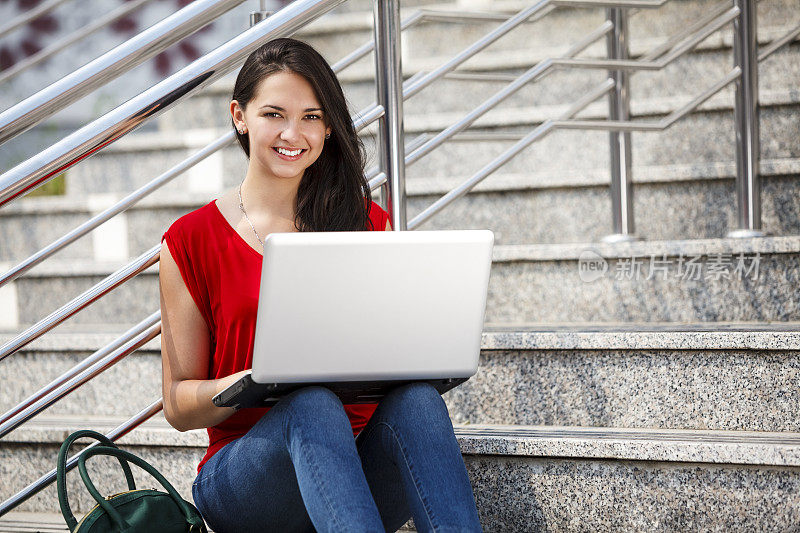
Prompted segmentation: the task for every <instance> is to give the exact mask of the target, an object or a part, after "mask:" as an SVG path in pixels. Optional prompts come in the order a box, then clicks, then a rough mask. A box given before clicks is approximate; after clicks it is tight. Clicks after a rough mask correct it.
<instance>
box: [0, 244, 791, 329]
mask: <svg viewBox="0 0 800 533" xmlns="http://www.w3.org/2000/svg"><path fill="white" fill-rule="evenodd" d="M799 253H800V236H784V237H763V238H756V239H726V238H717V239H698V240H685V241H643V242H634V243H614V244H605V243H573V244H551V245H548V244H539V245H498V246H495V248H494V257H493V266H492V272H491V277H490V280H489V293H488V298H487V305H486V322H488V323H498V322H499V323H505V324H509V323H541V322H545V323H550V322H567V323H576V322H577V323H583V322H673V323H676V322H677V323H681V322H712V323H713V322H725V321H731V322H752V321H757V322H769V321H777V322H786V321H795V320H800V310H799V306H798V299H799V298H800V293H798V291H797V286H798V281H800V280H798V275H799V274H798V273H799V272H800V270H798V268H797V261H798V254H799ZM121 265H122V263H121V262H115V263H96V262H92V261H79V260H71V261H57V260H55V259H52V260H50V261H49V262H45V263H43V264H41V265H38V266H37V267H34V269H32V270H30V271H29V272H27V273H26V274H24V275H22V276H21V277H19V278H17V279H16V280H15V281H14V282H12V283H10V284H9V285H7V286H5V287H4V292H3V293H2V294H0V296H2V297H3V299H4V300H3V301H4V308H5V309H8V310H10V311H7V312H5V313H4V314H3V315H0V319H2V322H3V327H4V328H5V329H11V330H15V329H17V328H19V327H20V325H22V324H32V323H34V322H36V321H37V320H39V319H41V318H43V317H44V316H46V315H47V314H48V313H50V312H51V311H52V310H54V309H56V308H57V307H58V306H60V305H63V304H64V303H66V302H67V301H69V299H71V298H73V297H75V296H77V295H78V294H80V293H81V292H82V291H84V290H87V289H88V288H90V287H91V286H92V285H94V284H95V283H98V282H99V281H101V280H102V279H103V278H104V277H105V276H108V275H109V274H111V273H112V272H114V271H115V270H116V269H117V268H119V267H120V266H121ZM595 268H596V269H598V270H596V271H595V270H592V269H595ZM15 302H16V304H15ZM158 307H159V296H158V283H157V265H153V266H151V267H150V268H149V269H147V270H145V271H144V272H142V273H141V274H140V275H139V276H137V277H135V278H133V279H132V280H129V282H127V283H126V284H124V285H123V286H121V287H119V288H117V289H116V290H114V291H112V292H111V293H110V294H108V295H107V296H105V297H103V298H102V299H101V300H100V301H97V302H95V303H94V304H92V305H91V306H89V307H88V308H87V309H85V310H84V311H83V312H81V313H79V314H78V315H75V316H73V317H72V318H70V319H69V320H68V322H67V323H69V324H104V323H108V324H114V325H119V326H120V328H122V327H123V326H125V325H133V324H136V323H138V322H139V321H140V320H142V319H143V318H144V317H146V316H148V315H149V314H151V313H152V312H154V311H155V310H157V309H158ZM15 308H16V313H14V309H15Z"/></svg>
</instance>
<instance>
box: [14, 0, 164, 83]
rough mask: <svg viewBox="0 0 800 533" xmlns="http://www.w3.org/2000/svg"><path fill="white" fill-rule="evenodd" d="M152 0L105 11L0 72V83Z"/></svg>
mask: <svg viewBox="0 0 800 533" xmlns="http://www.w3.org/2000/svg"><path fill="white" fill-rule="evenodd" d="M152 1H153V0H132V1H131V2H126V3H124V4H122V5H121V6H119V7H118V8H117V9H115V10H114V11H112V12H111V13H107V14H106V15H104V16H102V17H101V18H99V19H96V20H93V21H92V22H90V23H89V24H87V25H86V26H84V27H83V28H81V29H79V30H77V31H75V32H73V33H71V34H69V35H67V36H66V37H64V38H62V39H60V40H58V41H56V42H54V43H53V44H51V45H50V46H48V47H47V48H44V49H42V50H40V51H38V52H36V53H35V54H33V55H32V56H29V57H26V58H25V59H24V60H22V61H20V62H19V63H17V64H15V65H14V66H12V67H10V68H8V69H6V70H3V71H2V72H0V83H5V82H7V81H8V80H10V79H11V78H13V77H14V76H16V75H17V74H20V73H21V72H24V71H26V70H28V69H29V68H31V67H34V66H36V65H38V64H39V63H41V62H43V61H46V60H47V59H50V58H51V57H52V56H54V55H55V54H57V53H58V52H61V51H62V50H64V49H65V48H67V47H69V46H72V45H73V44H75V43H77V42H78V41H80V40H81V39H83V38H85V37H88V36H89V35H91V34H93V33H94V32H96V31H99V30H102V29H103V28H105V27H106V26H108V25H109V24H111V23H113V22H115V21H117V20H119V19H121V18H123V17H125V16H127V15H130V14H131V13H133V12H134V11H136V10H137V9H139V8H141V7H142V6H144V5H145V4H149V3H150V2H152Z"/></svg>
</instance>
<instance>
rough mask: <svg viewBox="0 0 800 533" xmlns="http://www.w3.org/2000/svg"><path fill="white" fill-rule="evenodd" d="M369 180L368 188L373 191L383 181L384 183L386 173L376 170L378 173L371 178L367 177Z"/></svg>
mask: <svg viewBox="0 0 800 533" xmlns="http://www.w3.org/2000/svg"><path fill="white" fill-rule="evenodd" d="M367 181H368V182H369V190H371V191H374V190H375V189H377V188H378V187H380V186H381V185H383V184H384V183H386V173H385V172H378V174H377V175H376V176H374V177H372V178H367Z"/></svg>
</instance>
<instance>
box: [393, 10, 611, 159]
mask: <svg viewBox="0 0 800 533" xmlns="http://www.w3.org/2000/svg"><path fill="white" fill-rule="evenodd" d="M612 28H613V26H612V24H611V23H610V22H609V21H606V22H604V23H603V24H601V25H600V26H599V27H598V28H596V29H595V30H593V31H591V32H589V34H588V35H587V36H586V37H584V38H583V39H582V40H581V41H580V42H578V43H577V44H575V45H573V46H572V47H571V48H570V49H569V50H567V52H566V55H567V57H572V56H575V55H577V54H579V53H581V52H582V51H583V50H585V49H586V48H588V47H589V46H591V45H592V43H594V42H595V41H596V40H597V39H599V38H600V37H603V36H604V35H606V34H607V33H608V32H609V31H610V30H611V29H612ZM555 61H556V60H554V59H550V58H548V59H544V60H542V61H540V62H539V63H538V64H536V65H535V66H533V67H532V68H530V69H529V70H527V71H526V72H524V73H523V74H521V75H520V76H519V77H517V78H516V79H515V80H514V81H513V82H511V83H510V84H509V85H507V86H506V87H504V88H503V89H501V90H500V91H498V92H497V93H495V94H494V95H492V96H491V97H490V98H488V99H487V100H485V101H484V102H483V103H481V104H480V105H479V106H478V107H476V108H475V109H473V110H472V111H470V112H469V113H468V114H467V115H466V116H464V117H463V118H462V119H460V120H458V121H456V122H454V123H453V124H451V125H450V126H449V127H447V128H445V129H444V130H442V131H441V132H439V133H438V134H437V135H436V136H434V137H433V138H432V139H430V140H429V141H428V142H426V143H425V144H424V145H422V146H420V147H419V148H417V149H415V150H414V151H413V152H412V153H411V154H409V155H408V156H407V157H406V165H413V164H414V163H416V162H417V161H419V160H420V159H421V158H422V157H423V156H425V155H427V154H429V153H430V152H431V151H433V150H434V149H435V148H437V147H438V146H440V145H441V144H443V143H444V142H445V141H446V140H447V139H449V138H451V137H452V136H453V135H455V134H457V133H459V132H461V131H463V130H464V129H466V128H468V127H469V126H470V125H472V124H473V123H474V122H475V121H476V120H478V119H479V118H480V117H482V116H483V115H485V114H486V113H488V112H489V111H490V110H492V109H494V108H495V107H497V105H499V104H500V103H501V102H503V101H504V100H505V99H506V98H508V97H509V96H511V95H513V94H514V93H516V92H517V91H519V90H520V89H522V88H523V87H524V86H525V85H527V84H528V83H531V82H533V81H535V80H538V79H541V78H543V77H544V76H546V75H548V74H549V73H551V72H552V69H553V67H554V66H556V62H555Z"/></svg>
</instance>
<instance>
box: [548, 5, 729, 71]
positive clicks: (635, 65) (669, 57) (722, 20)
mask: <svg viewBox="0 0 800 533" xmlns="http://www.w3.org/2000/svg"><path fill="white" fill-rule="evenodd" d="M739 13H740V11H739V8H738V7H732V8H730V9H728V10H726V12H725V14H724V15H722V16H721V17H719V18H717V19H716V20H715V21H714V22H713V23H712V24H709V25H708V26H706V27H705V28H703V29H702V30H700V31H698V32H697V33H695V34H694V35H692V36H691V38H689V39H687V40H685V41H684V42H683V43H681V44H680V45H679V46H676V47H675V48H673V49H672V51H670V53H668V54H665V55H663V56H662V57H661V58H659V59H654V60H649V61H642V60H640V59H627V60H625V59H568V58H564V59H556V60H554V62H555V64H556V65H558V66H562V67H578V68H590V69H602V70H660V69H662V68H664V67H666V66H667V65H669V64H670V63H672V62H673V61H675V60H676V59H678V58H679V57H681V56H682V55H683V54H685V53H686V52H689V51H691V50H692V49H693V48H694V47H695V46H697V45H698V44H700V43H701V42H702V41H703V40H705V39H707V38H708V37H709V36H710V35H712V34H713V33H715V32H717V31H719V30H720V29H722V27H724V26H725V25H726V24H728V23H730V22H732V21H733V20H735V19H736V18H737V17H738V16H739Z"/></svg>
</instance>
